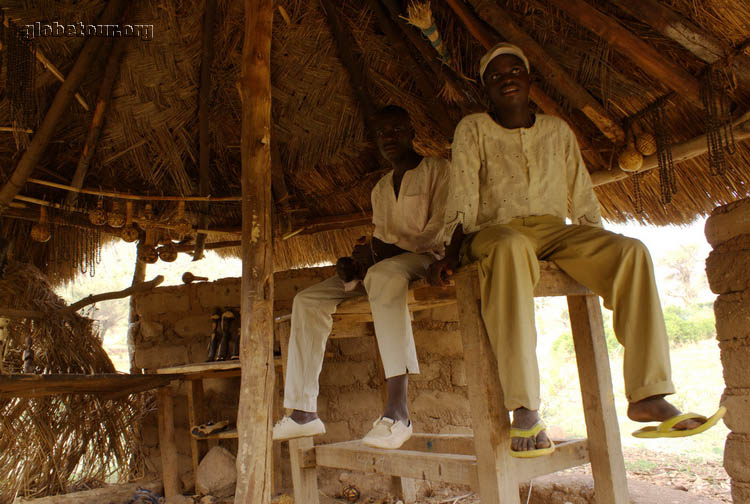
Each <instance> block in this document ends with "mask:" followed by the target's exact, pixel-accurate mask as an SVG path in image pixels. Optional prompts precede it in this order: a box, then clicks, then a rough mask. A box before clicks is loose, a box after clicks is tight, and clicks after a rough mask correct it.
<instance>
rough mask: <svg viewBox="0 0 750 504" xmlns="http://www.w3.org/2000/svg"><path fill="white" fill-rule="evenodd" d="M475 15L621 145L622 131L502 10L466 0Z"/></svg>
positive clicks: (487, 4)
mask: <svg viewBox="0 0 750 504" xmlns="http://www.w3.org/2000/svg"><path fill="white" fill-rule="evenodd" d="M470 1H471V4H472V5H473V6H474V8H475V9H476V12H477V14H478V15H479V16H480V17H482V18H483V19H484V20H485V21H487V22H488V23H489V24H490V25H492V26H493V27H494V28H495V29H496V30H497V31H498V32H499V33H500V34H501V35H502V36H503V37H504V38H505V39H506V40H507V41H508V42H511V43H512V44H515V45H517V46H518V47H520V48H521V49H523V52H524V53H525V54H526V57H527V58H529V61H530V62H531V64H532V65H533V66H534V68H535V70H536V71H537V72H539V74H541V76H542V77H544V80H545V81H547V82H548V83H549V84H550V85H552V86H553V87H554V88H555V89H557V91H558V92H559V93H560V94H562V95H563V96H564V97H565V98H567V99H568V101H569V102H570V103H571V105H573V106H574V107H575V108H577V109H578V110H580V111H581V112H583V113H584V115H585V116H586V117H588V118H589V119H590V120H591V122H593V123H594V124H595V125H596V127H597V128H599V130H600V131H601V132H602V133H604V136H606V137H607V138H609V139H610V141H611V142H612V143H614V144H615V145H619V144H622V143H624V142H625V132H624V131H623V129H622V128H621V127H620V125H619V124H618V123H617V122H616V121H615V120H614V119H612V118H611V117H610V116H609V113H608V112H607V111H606V110H604V107H603V106H602V105H601V104H600V103H599V102H598V101H596V99H595V98H594V97H593V96H591V94H589V92H588V91H586V89H584V88H583V86H581V85H579V84H578V83H577V82H576V80H575V79H574V78H573V77H571V76H570V75H568V72H566V71H565V69H564V68H563V67H562V65H560V64H559V63H557V62H556V61H555V59H554V58H552V57H551V56H550V55H549V54H548V53H547V51H545V50H544V49H543V48H542V46H540V45H539V44H538V43H537V42H536V40H534V39H533V38H532V37H531V36H530V35H528V34H527V33H526V32H525V31H523V29H522V28H520V27H519V26H518V25H516V24H515V22H514V21H513V18H511V17H510V16H509V15H508V14H507V13H506V12H505V10H504V9H503V8H502V7H500V6H499V5H498V4H497V3H495V2H488V1H486V0H470Z"/></svg>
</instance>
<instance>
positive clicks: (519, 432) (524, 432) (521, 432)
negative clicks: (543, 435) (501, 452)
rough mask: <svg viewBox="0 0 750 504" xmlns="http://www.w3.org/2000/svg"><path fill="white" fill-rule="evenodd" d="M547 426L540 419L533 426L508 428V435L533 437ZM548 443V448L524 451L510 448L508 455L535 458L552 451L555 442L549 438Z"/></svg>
mask: <svg viewBox="0 0 750 504" xmlns="http://www.w3.org/2000/svg"><path fill="white" fill-rule="evenodd" d="M546 428H547V426H546V425H544V422H542V421H541V420H540V421H539V422H537V423H536V424H534V426H533V427H532V428H530V429H515V428H511V429H510V437H512V438H514V437H519V438H527V439H528V438H532V437H533V438H535V437H536V436H537V434H539V433H540V432H542V431H543V430H544V429H546ZM549 442H550V445H549V447H548V448H537V449H536V450H525V451H516V450H514V449H512V448H511V450H510V456H511V457H516V458H536V457H542V456H544V455H549V454H550V453H552V452H553V451H555V443H553V442H552V440H551V439H550V440H549Z"/></svg>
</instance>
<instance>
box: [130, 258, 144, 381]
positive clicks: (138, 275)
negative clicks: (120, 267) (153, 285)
mask: <svg viewBox="0 0 750 504" xmlns="http://www.w3.org/2000/svg"><path fill="white" fill-rule="evenodd" d="M147 267H148V263H146V262H144V261H140V260H139V259H138V255H137V254H136V258H135V267H134V268H133V281H132V282H131V283H130V285H132V286H135V285H139V284H142V283H143V282H145V281H146V268H147ZM137 322H138V313H136V307H135V297H132V296H131V297H130V302H129V303H128V334H127V345H128V362H129V363H130V374H140V373H141V370H140V368H139V367H138V366H136V365H135V340H136V337H137V335H138V329H139V327H138V324H137Z"/></svg>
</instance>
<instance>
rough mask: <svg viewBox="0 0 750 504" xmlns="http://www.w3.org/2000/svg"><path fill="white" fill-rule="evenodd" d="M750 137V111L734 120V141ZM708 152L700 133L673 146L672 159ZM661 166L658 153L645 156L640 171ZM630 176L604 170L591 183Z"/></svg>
mask: <svg viewBox="0 0 750 504" xmlns="http://www.w3.org/2000/svg"><path fill="white" fill-rule="evenodd" d="M749 138H750V113H747V114H745V115H744V116H742V117H741V118H739V119H738V120H736V121H734V141H735V142H741V141H743V140H747V139H749ZM706 152H708V140H707V139H706V135H699V136H697V137H695V138H693V139H691V140H688V141H687V142H683V143H681V144H678V145H675V146H674V147H672V160H673V161H674V162H675V163H679V162H680V161H686V160H688V159H693V158H694V157H698V156H702V155H703V154H705V153H706ZM658 167H659V158H658V156H657V155H656V154H653V155H651V156H645V157H644V158H643V167H642V168H641V169H640V170H639V173H643V172H647V171H649V170H653V169H654V168H658ZM629 177H630V173H627V172H624V171H622V170H602V171H598V172H594V173H592V174H591V183H592V184H594V186H600V185H604V184H610V183H612V182H617V181H618V180H624V179H626V178H629Z"/></svg>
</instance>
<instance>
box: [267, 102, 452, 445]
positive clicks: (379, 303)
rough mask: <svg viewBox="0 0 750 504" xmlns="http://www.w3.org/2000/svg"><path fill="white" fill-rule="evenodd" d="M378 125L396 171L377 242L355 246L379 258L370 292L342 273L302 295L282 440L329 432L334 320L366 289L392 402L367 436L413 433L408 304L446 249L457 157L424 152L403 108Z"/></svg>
mask: <svg viewBox="0 0 750 504" xmlns="http://www.w3.org/2000/svg"><path fill="white" fill-rule="evenodd" d="M371 124H372V128H373V133H374V134H375V140H376V143H377V146H378V149H379V150H380V153H381V154H382V155H383V157H384V158H385V160H386V161H388V163H389V164H390V165H391V166H392V168H393V170H392V171H390V172H389V173H388V174H386V175H385V176H384V177H383V178H381V179H380V181H379V182H378V183H377V184H376V185H375V188H374V189H373V190H372V210H373V218H372V220H373V224H374V225H375V231H374V233H373V236H372V239H371V241H370V244H369V245H362V244H360V245H357V246H356V247H355V249H354V252H353V254H352V259H353V261H354V262H358V263H361V264H370V263H374V264H373V265H372V266H370V267H369V270H367V273H366V275H365V276H364V281H363V283H364V291H363V290H362V288H361V287H359V288H354V289H352V290H347V289H346V287H345V284H344V281H343V280H342V279H341V277H340V276H339V275H335V276H333V277H331V278H329V279H328V280H325V281H323V282H321V283H319V284H317V285H314V286H312V287H309V288H307V289H305V290H303V291H301V292H300V293H298V294H297V295H296V296H295V298H294V303H293V305H292V327H291V339H290V342H289V360H288V363H287V374H286V384H285V388H284V407H285V408H290V409H292V410H293V411H292V413H291V414H290V415H289V416H286V417H284V418H283V419H282V420H281V421H280V422H279V423H277V424H276V426H274V428H273V439H275V440H284V439H291V438H296V437H303V436H313V435H316V434H322V433H324V432H325V426H324V425H323V422H322V421H321V420H320V418H318V415H317V413H316V410H317V398H318V376H319V375H320V371H321V368H322V365H323V356H324V351H325V346H326V341H327V339H328V335H329V334H330V332H331V328H332V326H333V318H332V314H333V313H334V312H335V311H336V306H337V305H338V304H339V303H340V302H342V301H343V300H345V299H347V298H350V297H353V296H359V295H362V294H364V293H365V291H366V293H367V295H368V297H369V301H370V307H371V310H372V317H373V322H374V325H375V334H376V337H377V342H378V348H379V350H380V356H381V359H382V361H383V368H384V370H385V376H386V383H387V391H388V401H387V404H386V407H385V411H384V412H383V416H381V417H380V418H379V419H377V420H376V421H375V422H374V424H373V428H372V430H370V432H369V433H368V434H367V435H366V436H365V437H364V439H363V442H364V443H365V444H367V445H369V446H374V447H378V448H391V449H395V448H398V447H400V446H401V445H402V444H403V443H404V442H405V441H406V440H407V439H409V437H411V433H412V425H411V422H410V420H409V410H408V407H407V402H406V392H407V386H408V373H419V365H418V363H417V352H416V348H415V346H414V337H413V335H412V328H411V319H410V316H409V309H408V306H407V296H408V288H409V281H410V280H413V279H415V278H417V277H424V276H426V274H427V269H428V267H429V266H430V264H432V262H433V261H434V260H435V259H436V258H440V257H442V254H443V249H444V246H443V242H444V234H443V224H444V215H445V200H446V197H447V193H448V187H447V179H448V170H449V162H448V161H446V160H443V159H437V158H422V156H420V155H419V154H417V153H416V152H414V149H413V147H412V140H413V139H414V128H413V127H412V125H411V122H410V120H409V115H408V114H407V112H406V111H405V110H404V109H402V108H400V107H396V106H388V107H385V108H383V109H381V110H380V111H379V112H378V113H377V114H376V115H375V117H374V118H372V121H371ZM368 256H369V257H368ZM347 262H349V261H347ZM340 263H341V262H340ZM348 266H351V264H349V265H348ZM339 269H340V271H341V270H346V269H347V268H339Z"/></svg>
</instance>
